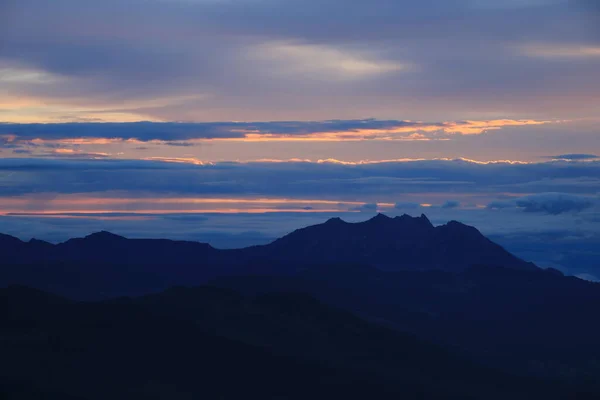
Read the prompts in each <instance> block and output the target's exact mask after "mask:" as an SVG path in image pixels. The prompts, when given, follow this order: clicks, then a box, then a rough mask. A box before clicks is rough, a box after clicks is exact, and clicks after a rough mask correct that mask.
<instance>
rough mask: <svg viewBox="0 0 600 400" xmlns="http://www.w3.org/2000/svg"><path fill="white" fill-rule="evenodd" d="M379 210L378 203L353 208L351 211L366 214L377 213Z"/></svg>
mask: <svg viewBox="0 0 600 400" xmlns="http://www.w3.org/2000/svg"><path fill="white" fill-rule="evenodd" d="M378 208H379V205H378V204H377V203H366V204H363V205H361V206H359V207H354V208H351V209H350V211H360V212H364V213H376V212H377V210H378Z"/></svg>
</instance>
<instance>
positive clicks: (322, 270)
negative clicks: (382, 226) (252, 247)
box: [211, 265, 600, 392]
mask: <svg viewBox="0 0 600 400" xmlns="http://www.w3.org/2000/svg"><path fill="white" fill-rule="evenodd" d="M211 284H212V285H214V286H218V287H223V288H229V289H232V290H236V291H240V292H242V293H245V294H247V295H260V294H261V293H270V292H272V291H282V292H301V293H307V294H309V295H311V296H313V297H315V298H316V299H319V300H320V301H322V302H324V303H326V304H330V305H332V306H335V307H341V308H344V309H346V310H349V311H351V312H354V313H356V314H357V315H359V316H361V317H362V318H364V319H367V320H369V321H372V322H376V323H379V324H383V325H386V326H388V327H391V328H393V329H396V330H399V331H402V332H409V333H411V334H413V335H415V336H417V337H419V338H421V339H425V340H428V341H431V342H433V343H437V344H439V345H441V346H443V347H445V348H451V349H454V351H457V352H459V353H461V354H465V355H468V356H469V357H472V358H473V359H475V360H478V361H479V362H481V363H484V364H487V365H490V366H494V367H495V368H499V369H502V370H504V371H507V372H508V371H510V372H511V373H518V374H522V375H524V376H539V377H551V378H555V379H560V380H564V381H569V382H573V383H577V384H579V385H581V386H588V385H592V386H594V387H596V389H597V390H598V391H599V392H600V384H598V382H599V381H598V379H597V377H598V376H600V342H599V341H598V337H600V322H599V321H598V320H597V319H596V318H594V317H593V316H594V315H595V314H596V313H597V310H598V309H600V284H598V283H592V282H587V281H584V280H581V279H578V278H575V277H566V276H564V275H562V274H561V273H559V272H557V271H553V270H542V269H539V270H533V271H522V270H515V269H508V268H501V267H486V266H478V267H473V268H470V269H468V270H466V271H463V272H459V273H454V272H448V271H382V270H378V269H375V268H372V267H368V266H360V265H332V266H327V267H319V268H312V269H308V270H306V271H303V272H302V273H301V274H298V275H297V276H294V277H272V276H270V277H267V276H263V277H261V276H253V277H229V278H220V279H218V280H216V281H213V282H211Z"/></svg>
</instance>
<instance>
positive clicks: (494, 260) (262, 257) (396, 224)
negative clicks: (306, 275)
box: [0, 214, 537, 275]
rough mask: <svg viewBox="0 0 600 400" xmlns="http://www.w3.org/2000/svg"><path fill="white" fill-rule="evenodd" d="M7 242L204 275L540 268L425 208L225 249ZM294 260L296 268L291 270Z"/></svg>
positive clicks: (99, 238) (71, 256)
mask: <svg viewBox="0 0 600 400" xmlns="http://www.w3.org/2000/svg"><path fill="white" fill-rule="evenodd" d="M0 250H2V251H3V259H4V261H5V262H12V263H21V264H22V263H32V262H38V261H43V262H49V261H53V262H88V263H110V264H126V265H129V266H131V265H144V266H146V267H148V266H151V265H170V266H172V267H174V268H175V267H176V266H193V267H196V271H195V272H196V273H197V274H198V275H202V274H203V272H206V273H207V274H209V272H208V271H202V269H203V268H204V269H210V268H214V267H220V268H221V269H222V270H228V269H229V270H230V269H235V268H237V267H244V268H245V267H248V265H257V264H260V263H263V264H265V263H270V264H273V263H280V264H282V265H281V267H280V272H281V273H287V272H293V271H290V270H289V269H291V268H295V267H296V268H297V267H300V268H305V267H307V266H310V265H319V264H331V263H347V262H352V263H363V264H368V265H372V266H375V267H377V268H381V269H386V270H445V271H456V272H458V271H463V270H465V269H467V268H469V267H471V266H473V265H482V264H483V265H496V266H502V267H505V268H514V269H521V270H532V269H536V268H537V267H535V266H534V265H533V264H531V263H527V262H524V261H523V260H520V259H519V258H517V257H515V256H513V255H512V254H510V253H509V252H507V251H506V250H504V249H503V248H502V247H500V246H499V245H497V244H495V243H493V242H492V241H490V240H489V239H487V238H486V237H485V236H483V235H482V234H481V233H480V232H479V231H478V230H477V229H475V228H473V227H470V226H467V225H464V224H461V223H459V222H456V221H452V222H449V223H448V224H446V225H442V226H437V227H434V226H433V225H432V224H431V222H430V221H429V219H427V217H426V216H425V215H421V216H420V217H416V218H413V217H410V216H408V215H403V216H399V217H395V218H390V217H387V216H385V215H383V214H378V215H377V216H375V217H374V218H372V219H370V220H368V221H365V222H361V223H347V222H344V221H343V220H341V219H339V218H333V219H330V220H329V221H327V222H325V223H323V224H320V225H314V226H309V227H307V228H303V229H298V230H296V231H294V232H292V233H290V234H289V235H286V236H284V237H282V238H281V239H278V240H276V241H274V242H273V243H271V244H268V245H264V246H254V247H249V248H245V249H236V250H218V249H215V248H213V247H211V246H210V245H209V244H205V243H197V242H186V241H172V240H161V239H126V238H124V237H121V236H118V235H114V234H112V233H109V232H98V233H94V234H91V235H89V236H86V237H85V238H79V239H71V240H68V241H66V242H64V243H60V244H57V245H50V244H49V243H46V242H41V241H34V240H32V241H30V242H27V243H26V242H22V241H20V240H18V239H16V238H13V237H10V236H6V235H3V236H2V237H0ZM286 268H287V269H288V270H286Z"/></svg>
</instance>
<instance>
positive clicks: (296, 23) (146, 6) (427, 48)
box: [0, 0, 599, 121]
mask: <svg viewBox="0 0 600 400" xmlns="http://www.w3.org/2000/svg"><path fill="white" fill-rule="evenodd" d="M3 3H6V1H4V2H3ZM9 3H10V4H11V6H10V7H8V6H7V7H6V8H5V9H3V10H2V11H3V12H2V13H1V14H2V21H0V29H1V31H0V34H1V35H2V36H1V37H2V59H1V60H0V61H1V64H0V68H2V70H7V71H9V72H10V73H5V75H6V76H8V79H6V78H5V81H6V82H3V83H4V85H3V96H4V97H3V98H0V109H3V108H4V103H7V106H6V107H7V108H8V107H13V108H12V111H11V112H10V113H3V114H2V116H3V117H5V118H9V119H10V120H13V121H16V120H19V121H27V120H45V121H49V120H57V119H60V118H63V117H68V118H72V119H76V120H86V119H90V118H92V119H94V118H100V119H102V120H104V121H108V120H113V121H114V120H128V121H131V120H134V119H137V120H140V119H148V120H170V121H192V120H195V121H199V120H202V121H208V120H211V119H212V120H214V119H217V120H234V119H235V120H240V119H243V120H251V119H262V120H269V119H291V120H308V119H327V118H332V117H341V118H357V117H362V116H363V115H374V116H376V117H379V118H389V117H390V116H395V115H397V113H398V110H402V112H403V114H404V115H406V118H410V119H414V120H439V119H442V118H441V117H439V115H440V114H441V113H443V114H444V115H446V117H444V118H443V119H445V120H456V119H459V118H465V117H472V116H473V115H484V114H490V110H494V111H493V112H491V113H492V114H510V116H511V117H514V118H520V116H522V115H527V114H529V115H544V117H543V118H547V117H548V116H550V117H554V116H555V115H553V114H555V113H558V114H561V115H564V114H567V113H573V114H579V113H583V112H584V110H583V109H582V107H584V109H585V110H586V111H585V112H587V113H589V114H590V115H592V114H591V113H592V111H593V104H594V100H595V99H597V97H596V96H597V93H598V88H599V87H598V85H599V83H597V82H596V81H597V79H594V78H595V77H596V75H597V65H596V62H597V61H595V60H596V58H595V57H579V58H577V59H576V60H575V61H576V62H563V61H562V60H556V58H553V59H551V61H552V62H548V59H547V58H544V57H539V56H536V57H531V56H529V55H527V53H525V54H523V52H519V51H515V49H520V48H521V47H522V46H526V45H529V46H532V45H531V44H533V45H534V46H536V47H535V48H534V49H533V50H536V51H537V53H540V51H541V52H542V53H543V54H547V53H550V54H556V52H557V50H556V49H557V48H558V49H559V50H560V49H561V48H566V49H567V50H566V51H565V50H564V49H563V50H560V51H558V52H559V53H563V54H564V53H567V54H572V53H573V52H574V50H572V49H579V48H591V49H593V48H596V47H597V46H598V43H597V38H598V36H597V34H595V35H590V32H592V31H593V32H596V33H597V32H598V28H597V26H598V24H595V22H597V12H592V11H591V10H595V6H593V5H591V3H593V2H592V1H590V2H589V4H590V5H591V6H590V8H587V9H585V12H581V13H580V12H574V11H573V10H572V7H571V6H570V4H568V3H570V2H567V1H561V2H541V1H536V2H531V1H528V2H518V3H519V4H518V7H517V6H516V5H517V2H516V1H510V2H507V1H499V0H489V1H485V2H483V1H477V2H474V1H460V2H448V1H447V0H426V1H424V2H407V1H396V2H392V1H390V0H374V1H372V2H368V3H367V2H357V4H353V5H351V6H349V5H348V2H347V1H342V0H319V1H317V0H288V1H181V2H176V3H177V4H175V2H173V1H147V0H119V1H118V0H105V1H102V2H94V1H91V0H55V1H53V2H52V4H50V3H48V2H47V1H45V0H21V1H9ZM482 4H484V5H485V7H484V6H482ZM582 4H583V3H582ZM132 9H133V10H136V12H135V13H134V14H131V12H130V10H132ZM6 10H9V11H6ZM65 10H68V13H66V12H65ZM32 21H35V23H33V22H32ZM588 23H589V24H588ZM557 24H560V26H561V27H563V29H560V30H557V29H555V28H554V27H555V26H557ZM423 26H427V29H422V27H423ZM56 27H60V29H56ZM474 38H476V39H474ZM542 45H543V46H545V47H544V48H542V49H541V50H540V49H539V47H540V46H542ZM546 47H550V50H547V49H546ZM581 52H582V51H581V50H575V53H581ZM585 52H586V51H583V53H585ZM588 52H589V51H588ZM530 53H531V51H530ZM555 60H556V62H555ZM140 66H143V68H140ZM407 66H408V67H407ZM274 72H275V73H274ZM542 82H544V83H545V84H544V85H541V83H542ZM594 93H595V94H596V95H595V96H594ZM17 95H18V97H19V101H20V102H22V103H24V104H25V106H22V105H21V106H19V107H17V108H15V106H14V104H13V105H11V104H10V100H12V99H14V98H15V97H17ZM148 99H152V100H148ZM541 100H544V101H543V102H542V101H541ZM542 103H543V104H542ZM495 110H502V113H499V112H497V111H495ZM578 110H579V111H578ZM505 116H506V115H502V116H501V117H505Z"/></svg>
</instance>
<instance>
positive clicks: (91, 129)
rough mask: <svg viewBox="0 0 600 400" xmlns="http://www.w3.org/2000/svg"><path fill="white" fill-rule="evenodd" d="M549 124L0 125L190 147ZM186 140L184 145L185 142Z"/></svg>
mask: <svg viewBox="0 0 600 400" xmlns="http://www.w3.org/2000/svg"><path fill="white" fill-rule="evenodd" d="M549 123H552V121H537V120H507V119H502V120H481V121H446V122H415V121H404V120H377V119H360V120H329V121H274V122H269V121H267V122H207V123H174V122H171V123H164V122H163V123H158V122H133V123H54V124H8V123H5V124H0V136H1V137H4V139H3V141H4V144H5V146H4V147H6V145H11V144H15V143H19V142H26V143H33V144H52V142H59V143H64V144H111V143H119V142H124V141H128V142H134V143H135V142H137V141H140V142H156V143H157V144H161V143H164V144H167V145H170V146H179V147H190V146H194V145H196V144H197V143H193V142H189V141H190V140H244V141H282V140H283V141H285V140H305V141H311V140H315V141H349V140H361V141H363V140H408V141H423V140H436V139H447V138H448V137H449V136H453V135H478V134H482V133H484V132H487V131H495V130H500V129H502V128H504V127H514V126H535V125H545V124H549ZM186 141H188V142H186Z"/></svg>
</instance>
